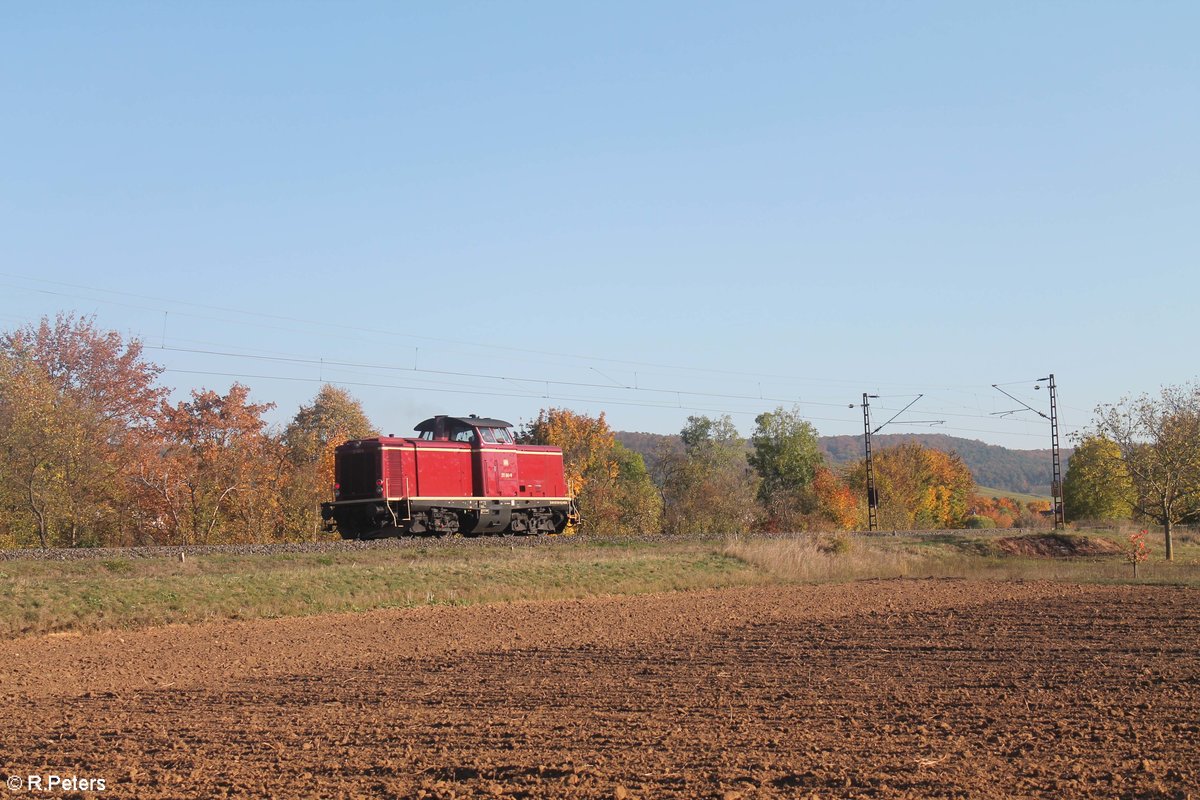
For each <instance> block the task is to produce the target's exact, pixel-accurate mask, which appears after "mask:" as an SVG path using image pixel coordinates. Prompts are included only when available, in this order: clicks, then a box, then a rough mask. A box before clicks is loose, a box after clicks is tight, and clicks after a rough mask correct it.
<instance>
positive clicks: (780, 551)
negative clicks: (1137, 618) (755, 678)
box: [722, 532, 1200, 586]
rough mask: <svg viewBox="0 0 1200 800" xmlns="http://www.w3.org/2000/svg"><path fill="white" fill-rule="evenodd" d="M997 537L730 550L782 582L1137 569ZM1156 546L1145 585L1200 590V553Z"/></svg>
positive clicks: (1050, 576) (751, 541) (758, 542)
mask: <svg viewBox="0 0 1200 800" xmlns="http://www.w3.org/2000/svg"><path fill="white" fill-rule="evenodd" d="M995 538H996V537H994V536H992V537H987V536H973V535H971V534H964V533H962V532H947V533H943V534H930V535H924V536H900V537H891V536H866V535H854V534H808V535H799V536H796V537H791V538H769V539H768V538H754V537H751V538H734V539H730V540H728V541H727V542H726V543H725V546H724V549H723V551H722V552H723V553H724V554H725V555H727V556H729V557H731V558H736V559H738V560H740V561H744V562H745V563H747V564H749V565H751V566H754V567H755V568H757V569H760V570H762V571H764V572H766V573H767V574H769V575H770V576H772V577H773V578H775V579H777V580H784V581H798V582H803V583H823V582H837V581H847V580H866V579H871V578H905V577H938V578H980V579H989V580H1045V581H1067V582H1073V583H1126V582H1132V581H1134V580H1135V578H1134V575H1133V567H1132V565H1131V564H1129V563H1126V562H1125V561H1124V559H1123V558H1122V557H1121V556H1120V555H1100V556H1091V557H1079V558H1044V557H1030V556H1020V555H1011V554H1008V553H1005V552H1003V550H1002V549H1000V548H999V547H997V546H996V543H995ZM1160 550H1161V548H1157V549H1156V548H1155V547H1154V546H1153V545H1152V546H1151V559H1150V561H1148V562H1146V563H1144V564H1142V565H1141V566H1140V567H1139V571H1138V576H1137V578H1136V581H1137V582H1139V583H1164V584H1183V585H1190V586H1200V548H1194V547H1184V548H1180V549H1179V555H1178V556H1177V560H1176V561H1174V562H1167V561H1164V560H1162V557H1161V552H1160Z"/></svg>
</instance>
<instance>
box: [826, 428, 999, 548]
mask: <svg viewBox="0 0 1200 800" xmlns="http://www.w3.org/2000/svg"><path fill="white" fill-rule="evenodd" d="M874 472H875V485H876V488H877V489H878V491H879V498H880V499H879V524H880V526H881V527H883V528H891V529H893V530H924V529H930V528H957V527H961V526H962V525H963V523H964V521H965V519H966V517H967V512H968V499H969V497H970V494H971V491H972V490H973V489H974V487H975V479H974V478H973V477H972V476H971V471H970V470H969V469H967V467H966V465H965V464H963V462H962V460H961V459H960V458H959V457H958V456H957V455H956V454H954V453H943V452H941V451H940V450H934V449H932V448H929V447H923V446H922V445H920V444H917V443H915V442H906V443H904V444H901V445H898V446H896V447H890V448H887V449H885V450H880V451H879V452H878V453H877V454H876V455H875V458H874ZM847 480H848V482H849V484H850V486H851V488H852V490H853V491H854V493H855V494H856V495H857V496H861V495H863V494H865V491H866V488H865V487H866V463H865V462H863V461H860V462H858V463H857V464H856V465H855V466H854V467H853V468H851V469H850V471H849V472H848V473H847Z"/></svg>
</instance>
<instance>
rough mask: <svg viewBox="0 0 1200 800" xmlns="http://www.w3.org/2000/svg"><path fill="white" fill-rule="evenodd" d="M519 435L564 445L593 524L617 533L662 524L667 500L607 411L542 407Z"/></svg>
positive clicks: (573, 482) (573, 484)
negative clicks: (612, 425) (593, 413)
mask: <svg viewBox="0 0 1200 800" xmlns="http://www.w3.org/2000/svg"><path fill="white" fill-rule="evenodd" d="M518 439H519V440H520V441H522V442H525V443H527V444H542V445H552V446H554V447H559V448H561V449H562V451H563V471H564V473H565V475H566V479H567V485H568V487H569V488H570V490H571V492H572V493H573V494H574V495H575V496H576V498H577V502H578V504H579V515H580V519H581V522H582V525H583V526H584V527H585V528H586V529H587V530H589V531H591V532H594V533H602V534H614V533H649V532H651V531H655V530H657V529H658V526H659V518H660V515H661V501H660V499H659V497H658V493H657V491H656V490H655V488H654V484H653V483H652V482H651V480H650V476H649V473H647V471H646V465H645V462H644V461H643V460H642V457H641V456H640V455H639V454H637V453H634V452H633V451H631V450H629V449H628V448H626V447H624V446H623V445H621V444H619V443H618V442H617V441H616V439H615V438H614V436H613V432H612V430H611V429H610V428H609V427H608V422H607V421H606V420H605V418H604V413H603V412H601V413H600V416H599V417H589V416H588V415H586V414H577V413H575V412H573V411H570V410H568V409H565V408H550V409H542V410H541V411H540V412H539V413H538V416H537V419H535V420H534V421H533V422H531V423H529V424H528V425H526V426H524V427H523V428H522V430H521V431H519V435H518Z"/></svg>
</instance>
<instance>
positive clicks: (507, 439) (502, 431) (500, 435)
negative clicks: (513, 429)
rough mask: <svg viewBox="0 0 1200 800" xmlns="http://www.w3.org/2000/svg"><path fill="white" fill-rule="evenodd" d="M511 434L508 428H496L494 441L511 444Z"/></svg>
mask: <svg viewBox="0 0 1200 800" xmlns="http://www.w3.org/2000/svg"><path fill="white" fill-rule="evenodd" d="M512 440H513V439H512V434H511V433H509V432H508V428H496V441H497V442H503V443H504V444H512Z"/></svg>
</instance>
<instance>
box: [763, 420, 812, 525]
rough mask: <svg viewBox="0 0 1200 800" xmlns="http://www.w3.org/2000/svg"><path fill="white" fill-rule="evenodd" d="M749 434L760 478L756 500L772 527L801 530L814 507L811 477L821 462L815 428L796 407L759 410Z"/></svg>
mask: <svg viewBox="0 0 1200 800" xmlns="http://www.w3.org/2000/svg"><path fill="white" fill-rule="evenodd" d="M754 422H755V425H756V427H755V429H754V433H753V434H752V435H751V436H750V444H751V446H752V448H753V449H752V450H751V452H750V454H749V456H748V461H749V463H750V466H751V467H753V468H754V471H755V472H756V473H758V476H759V478H760V479H761V480H760V482H759V485H758V500H759V502H760V503H761V504H762V506H763V508H764V510H765V512H766V515H767V523H766V524H767V527H768V528H769V529H771V530H784V529H791V530H800V529H803V528H805V527H807V523H806V518H807V517H809V516H810V515H812V514H813V512H815V511H816V509H817V500H818V498H817V494H816V492H815V490H814V487H813V479H814V478H815V476H816V474H817V470H818V469H819V468H820V467H821V466H822V464H823V462H824V456H823V455H822V454H821V448H820V446H819V444H818V437H817V431H816V428H814V427H813V426H812V424H810V423H809V422H807V421H806V420H804V419H802V418H801V417H800V413H799V411H798V410H796V409H793V410H791V411H788V410H786V409H784V408H782V407H780V408H777V409H775V410H774V411H767V412H764V413H762V414H759V415H758V416H757V417H756V418H755V420H754Z"/></svg>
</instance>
